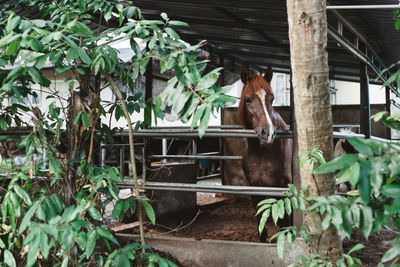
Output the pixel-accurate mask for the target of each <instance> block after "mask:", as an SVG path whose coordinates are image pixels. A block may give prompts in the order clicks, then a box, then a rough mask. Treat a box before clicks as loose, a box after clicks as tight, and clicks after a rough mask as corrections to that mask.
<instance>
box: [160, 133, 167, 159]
mask: <svg viewBox="0 0 400 267" xmlns="http://www.w3.org/2000/svg"><path fill="white" fill-rule="evenodd" d="M161 143H162V155H163V156H165V155H167V149H168V148H167V139H165V138H163V139H162V140H161ZM161 162H162V163H166V162H167V159H163V160H161Z"/></svg>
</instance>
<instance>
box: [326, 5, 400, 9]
mask: <svg viewBox="0 0 400 267" xmlns="http://www.w3.org/2000/svg"><path fill="white" fill-rule="evenodd" d="M399 8H400V5H338V6H326V9H399Z"/></svg>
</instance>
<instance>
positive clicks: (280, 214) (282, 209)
mask: <svg viewBox="0 0 400 267" xmlns="http://www.w3.org/2000/svg"><path fill="white" fill-rule="evenodd" d="M277 204H278V217H279V219H283V218H284V217H285V204H284V201H283V199H279V200H278V202H277Z"/></svg>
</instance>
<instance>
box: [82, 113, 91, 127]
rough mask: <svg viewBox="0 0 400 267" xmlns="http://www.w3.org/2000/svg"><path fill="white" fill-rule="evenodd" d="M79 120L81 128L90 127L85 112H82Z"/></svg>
mask: <svg viewBox="0 0 400 267" xmlns="http://www.w3.org/2000/svg"><path fill="white" fill-rule="evenodd" d="M81 119H82V123H83V126H84V127H85V128H86V129H88V128H89V127H90V119H89V115H88V113H87V112H86V111H82V114H81Z"/></svg>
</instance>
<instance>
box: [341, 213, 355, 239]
mask: <svg viewBox="0 0 400 267" xmlns="http://www.w3.org/2000/svg"><path fill="white" fill-rule="evenodd" d="M342 217H343V230H344V233H345V235H346V237H347V238H348V239H350V236H351V232H352V230H353V229H352V228H353V220H352V218H351V212H350V209H348V208H343V210H342Z"/></svg>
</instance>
